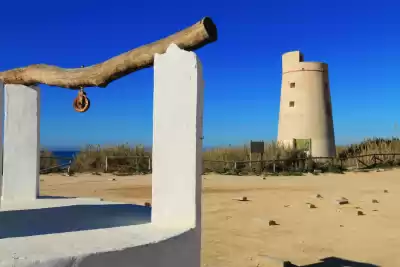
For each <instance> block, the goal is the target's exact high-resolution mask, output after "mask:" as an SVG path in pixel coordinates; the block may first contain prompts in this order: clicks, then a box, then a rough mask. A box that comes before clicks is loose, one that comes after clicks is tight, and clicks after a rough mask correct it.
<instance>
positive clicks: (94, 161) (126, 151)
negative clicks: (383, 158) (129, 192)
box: [41, 138, 400, 174]
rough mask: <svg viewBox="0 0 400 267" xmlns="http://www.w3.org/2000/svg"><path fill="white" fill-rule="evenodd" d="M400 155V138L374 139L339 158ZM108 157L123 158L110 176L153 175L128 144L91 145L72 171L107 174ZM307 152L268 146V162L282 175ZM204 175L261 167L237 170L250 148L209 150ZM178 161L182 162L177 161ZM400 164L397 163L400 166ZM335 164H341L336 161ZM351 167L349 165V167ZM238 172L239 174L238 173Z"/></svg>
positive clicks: (112, 164) (144, 155) (144, 157)
mask: <svg viewBox="0 0 400 267" xmlns="http://www.w3.org/2000/svg"><path fill="white" fill-rule="evenodd" d="M390 153H400V140H399V139H398V138H391V139H384V138H371V139H366V140H364V141H363V142H361V143H359V144H352V145H349V146H338V147H337V157H338V158H340V159H342V162H343V161H346V162H348V165H349V164H350V165H352V164H355V161H356V160H355V159H349V157H352V156H360V155H368V154H390ZM42 155H43V156H50V155H51V153H50V152H47V151H45V152H43V153H42ZM106 156H117V157H120V158H117V159H110V160H109V161H108V167H109V171H110V172H115V171H117V172H121V173H146V172H149V160H148V158H149V157H151V152H150V151H149V150H146V149H145V148H144V147H143V146H141V145H139V146H129V145H128V144H124V145H118V146H115V147H101V146H100V145H95V146H94V145H88V146H86V147H85V148H84V149H82V150H81V151H80V152H79V153H78V154H77V155H76V157H75V159H74V161H73V165H72V166H71V169H73V170H74V171H75V172H93V171H96V172H103V171H104V170H105V158H106ZM304 157H305V154H304V152H303V151H300V150H294V149H287V148H283V147H282V146H279V145H278V144H277V143H276V142H270V143H266V144H265V150H264V160H272V159H285V161H283V163H282V165H281V166H278V167H279V168H278V169H279V170H278V171H284V170H287V169H289V166H292V165H293V163H294V162H296V159H299V158H304ZM203 159H204V172H215V173H224V174H238V173H237V172H238V171H239V172H240V173H242V174H247V173H254V172H257V169H260V168H261V164H257V163H255V164H253V165H252V166H251V168H250V166H249V164H248V163H241V164H240V163H239V164H237V165H236V168H234V166H233V165H234V163H233V162H235V161H236V162H240V161H249V160H250V148H249V146H247V145H244V146H240V147H239V146H237V147H233V146H230V147H226V148H213V149H209V150H206V151H205V152H204V154H203ZM257 159H258V158H257V155H253V158H252V160H257ZM176 160H180V159H179V158H177V159H176ZM398 163H400V162H397V161H396V162H393V164H395V165H397V164H398ZM335 164H339V163H338V161H336V163H335ZM54 165H56V160H55V159H42V160H41V168H46V167H49V166H54ZM346 166H347V165H346ZM264 167H265V168H266V169H272V166H264ZM235 172H236V173H235Z"/></svg>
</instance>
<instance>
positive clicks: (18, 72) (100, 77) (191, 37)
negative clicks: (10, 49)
mask: <svg viewBox="0 0 400 267" xmlns="http://www.w3.org/2000/svg"><path fill="white" fill-rule="evenodd" d="M216 40H217V28H216V26H215V24H214V22H213V21H212V20H211V18H208V17H205V18H203V19H202V20H201V21H199V22H197V23H196V24H194V25H192V26H190V27H188V28H186V29H184V30H182V31H180V32H177V33H175V34H173V35H170V36H168V37H166V38H164V39H161V40H159V41H156V42H153V43H151V44H147V45H143V46H141V47H138V48H136V49H132V50H131V51H129V52H126V53H124V54H121V55H119V56H116V57H113V58H111V59H109V60H107V61H104V62H103V63H99V64H96V65H92V66H89V67H85V68H75V69H63V68H60V67H57V66H50V65H46V64H36V65H30V66H27V67H23V68H17V69H12V70H7V71H4V72H0V81H2V82H3V83H5V84H24V85H36V84H47V85H50V86H58V87H63V88H70V89H79V88H80V87H94V86H97V87H106V86H107V85H108V84H109V83H111V82H112V81H115V80H117V79H119V78H121V77H124V76H126V75H128V74H130V73H132V72H135V71H138V70H141V69H144V68H148V67H151V66H153V62H154V54H156V53H157V54H162V53H165V51H166V50H167V48H168V46H169V45H170V44H171V43H175V44H176V45H177V46H179V47H180V48H181V49H185V50H188V51H193V50H196V49H199V48H201V47H203V46H205V45H207V44H209V43H212V42H214V41H216Z"/></svg>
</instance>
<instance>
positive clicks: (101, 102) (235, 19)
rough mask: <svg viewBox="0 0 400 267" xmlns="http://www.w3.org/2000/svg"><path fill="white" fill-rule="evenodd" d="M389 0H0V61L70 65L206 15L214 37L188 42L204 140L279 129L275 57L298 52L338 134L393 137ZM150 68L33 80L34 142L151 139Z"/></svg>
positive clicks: (394, 67) (397, 20) (399, 56)
mask: <svg viewBox="0 0 400 267" xmlns="http://www.w3.org/2000/svg"><path fill="white" fill-rule="evenodd" d="M399 8H400V3H399V2H398V1H391V2H387V1H369V0H365V1H361V0H359V1H354V0H346V1H342V0H340V1H339V0H335V1H321V0H319V1H314V0H310V1H291V0H286V1H284V0H277V1H268V0H264V1H251V0H248V1H238V0H236V1H216V0H214V1H209V0H203V1H192V2H190V1H156V0H152V1H133V0H130V1H129V0H113V1H104V2H102V1H92V0H87V1H84V0H79V1H78V0H69V1H47V0H46V1H39V0H38V1H27V0H23V1H4V3H3V2H2V6H1V10H2V12H1V15H0V25H2V29H1V34H2V36H1V41H0V70H6V69H11V68H15V67H21V66H25V65H29V64H34V63H47V64H54V65H58V66H61V67H66V68H72V67H79V66H80V65H82V64H84V65H91V64H95V63H99V62H102V61H104V60H106V59H108V58H110V57H112V56H115V55H117V54H120V53H123V52H126V51H128V50H130V49H132V48H134V47H137V46H140V45H143V44H146V43H148V42H152V41H155V40H157V39H159V38H162V37H165V36H167V35H169V34H171V33H174V32H176V31H178V30H181V29H183V28H185V27H187V26H190V25H192V24H193V23H195V22H197V21H198V20H200V19H201V18H202V17H204V16H210V17H211V18H212V19H213V20H214V22H215V23H216V25H217V27H218V31H219V40H218V41H217V42H216V43H213V44H211V45H208V46H206V47H204V48H202V49H200V50H198V51H197V54H198V55H199V57H200V59H201V61H202V63H203V66H204V79H205V81H206V88H205V114H204V136H205V140H204V141H205V145H206V146H216V145H227V144H243V143H246V142H248V141H249V140H250V139H253V140H259V139H263V140H273V139H275V138H276V135H277V122H278V112H279V96H280V86H281V55H282V53H284V52H287V51H291V50H301V51H302V52H303V53H304V55H305V60H306V61H323V62H327V63H328V64H329V70H330V82H331V91H332V104H333V116H334V125H335V134H336V140H337V143H338V144H347V143H350V142H354V141H359V140H361V139H363V138H364V137H371V136H380V137H390V136H393V135H398V132H399V131H400V129H397V130H396V129H395V124H396V123H399V115H400V108H399V105H398V102H399V99H400V87H399V84H400V83H399V79H400V78H398V77H399V72H400V65H399V62H400V52H399V51H400V49H399V44H400V30H399V26H400V17H399V16H398V10H399ZM152 76H153V70H152V69H146V70H143V71H140V72H137V73H133V74H131V75H129V76H127V77H124V78H122V79H120V80H118V81H115V82H113V83H111V84H110V85H109V86H108V87H107V88H89V89H87V92H88V96H89V97H90V99H91V103H92V105H91V108H90V110H89V111H88V112H87V113H84V114H78V113H76V112H75V111H74V110H73V108H72V101H73V99H74V97H75V95H76V92H75V91H70V90H66V89H61V88H56V87H48V86H42V107H41V109H42V110H41V111H42V113H41V123H42V124H41V143H42V144H43V145H45V146H48V147H63V148H65V147H77V146H81V145H84V144H87V143H91V144H104V145H107V144H116V143H125V142H128V143H131V144H137V143H141V144H146V145H150V144H151V140H152V86H153V79H152Z"/></svg>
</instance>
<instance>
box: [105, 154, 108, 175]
mask: <svg viewBox="0 0 400 267" xmlns="http://www.w3.org/2000/svg"><path fill="white" fill-rule="evenodd" d="M105 169H106V170H105V171H106V172H108V156H106V167H105Z"/></svg>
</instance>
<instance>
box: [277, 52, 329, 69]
mask: <svg viewBox="0 0 400 267" xmlns="http://www.w3.org/2000/svg"><path fill="white" fill-rule="evenodd" d="M327 69H328V65H327V64H326V63H323V62H305V61H304V55H303V53H302V52H301V51H290V52H286V53H284V54H283V55H282V72H283V73H287V72H292V71H301V70H317V71H326V70H327Z"/></svg>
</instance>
